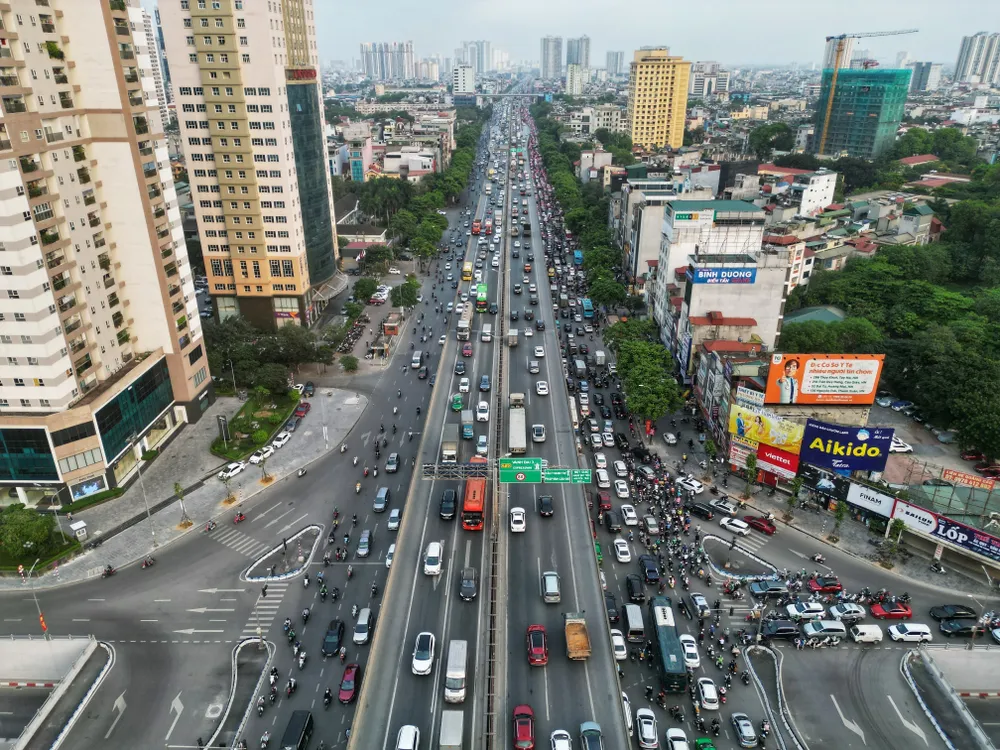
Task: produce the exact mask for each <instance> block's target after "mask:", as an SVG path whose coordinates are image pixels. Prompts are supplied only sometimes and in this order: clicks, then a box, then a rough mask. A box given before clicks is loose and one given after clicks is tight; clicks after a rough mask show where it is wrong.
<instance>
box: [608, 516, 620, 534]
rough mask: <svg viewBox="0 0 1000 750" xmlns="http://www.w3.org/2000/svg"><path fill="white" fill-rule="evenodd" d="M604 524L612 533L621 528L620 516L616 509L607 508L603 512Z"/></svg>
mask: <svg viewBox="0 0 1000 750" xmlns="http://www.w3.org/2000/svg"><path fill="white" fill-rule="evenodd" d="M604 526H605V527H606V528H607V530H608V531H610V532H611V533H612V534H617V533H618V532H619V531H621V530H622V518H621V516H620V515H618V512H617V511H614V510H607V511H605V512H604Z"/></svg>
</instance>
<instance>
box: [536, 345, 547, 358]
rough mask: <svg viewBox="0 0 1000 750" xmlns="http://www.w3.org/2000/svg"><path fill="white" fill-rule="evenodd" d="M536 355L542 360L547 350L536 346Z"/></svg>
mask: <svg viewBox="0 0 1000 750" xmlns="http://www.w3.org/2000/svg"><path fill="white" fill-rule="evenodd" d="M534 354H535V356H536V357H538V358H539V359H542V358H543V357H544V356H545V348H544V347H541V346H536V347H535V352H534Z"/></svg>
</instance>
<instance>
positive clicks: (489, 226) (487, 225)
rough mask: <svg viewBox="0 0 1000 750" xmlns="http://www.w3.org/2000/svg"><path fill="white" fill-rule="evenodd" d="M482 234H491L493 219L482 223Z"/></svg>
mask: <svg viewBox="0 0 1000 750" xmlns="http://www.w3.org/2000/svg"><path fill="white" fill-rule="evenodd" d="M483 233H484V234H493V219H487V220H486V221H484V222H483Z"/></svg>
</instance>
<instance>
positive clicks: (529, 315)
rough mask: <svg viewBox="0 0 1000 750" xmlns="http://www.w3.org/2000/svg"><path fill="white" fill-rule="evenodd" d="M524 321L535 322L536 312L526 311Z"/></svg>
mask: <svg viewBox="0 0 1000 750" xmlns="http://www.w3.org/2000/svg"><path fill="white" fill-rule="evenodd" d="M524 319H525V320H534V319H535V311H534V310H529V309H525V311H524Z"/></svg>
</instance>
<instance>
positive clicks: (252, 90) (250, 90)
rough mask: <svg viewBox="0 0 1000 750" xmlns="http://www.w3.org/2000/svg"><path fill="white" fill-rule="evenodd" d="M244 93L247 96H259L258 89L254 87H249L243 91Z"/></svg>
mask: <svg viewBox="0 0 1000 750" xmlns="http://www.w3.org/2000/svg"><path fill="white" fill-rule="evenodd" d="M243 93H244V94H245V95H246V96H257V89H256V88H254V87H253V86H247V87H246V88H244V89H243Z"/></svg>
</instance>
